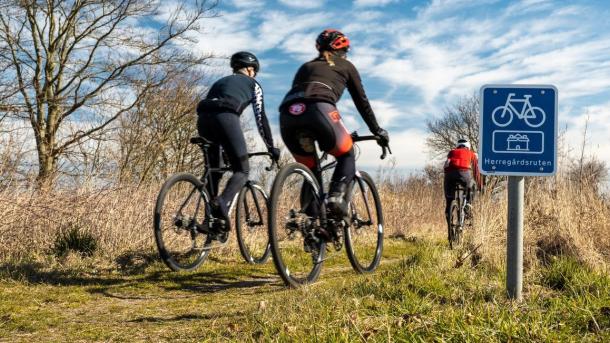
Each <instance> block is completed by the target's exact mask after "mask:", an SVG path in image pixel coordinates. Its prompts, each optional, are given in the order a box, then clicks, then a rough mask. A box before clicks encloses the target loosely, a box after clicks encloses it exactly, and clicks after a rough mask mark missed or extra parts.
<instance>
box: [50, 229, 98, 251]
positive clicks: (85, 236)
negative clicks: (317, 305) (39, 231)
mask: <svg viewBox="0 0 610 343" xmlns="http://www.w3.org/2000/svg"><path fill="white" fill-rule="evenodd" d="M96 249H97V239H96V238H95V237H94V236H93V235H92V234H91V233H89V232H87V231H85V230H83V229H82V227H81V226H79V225H78V224H69V225H68V226H67V227H64V228H61V229H60V230H59V231H58V233H57V236H56V237H55V242H54V243H53V248H52V251H53V254H54V255H55V256H57V257H64V256H66V255H67V254H68V253H69V252H70V251H74V252H77V253H79V254H80V255H81V256H92V255H93V253H94V252H95V251H96Z"/></svg>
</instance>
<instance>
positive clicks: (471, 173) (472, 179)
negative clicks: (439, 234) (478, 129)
mask: <svg viewBox="0 0 610 343" xmlns="http://www.w3.org/2000/svg"><path fill="white" fill-rule="evenodd" d="M478 163H479V162H478V157H477V154H476V153H475V152H474V151H472V150H471V147H470V142H469V141H468V140H467V139H460V140H458V142H457V145H456V147H455V149H453V150H451V151H449V154H447V160H446V161H445V166H444V170H445V182H444V183H445V185H444V188H445V200H446V205H445V217H446V218H447V221H449V208H450V206H451V200H453V196H454V194H453V192H454V189H455V186H456V184H458V183H459V184H462V185H463V186H465V187H466V188H467V189H468V191H467V196H466V201H467V202H468V204H472V202H473V201H474V195H475V190H476V189H475V187H476V186H477V185H478V186H479V189H480V187H481V175H480V173H479V167H478ZM471 206H472V205H467V206H466V208H467V211H466V212H467V215H471V213H472V212H471Z"/></svg>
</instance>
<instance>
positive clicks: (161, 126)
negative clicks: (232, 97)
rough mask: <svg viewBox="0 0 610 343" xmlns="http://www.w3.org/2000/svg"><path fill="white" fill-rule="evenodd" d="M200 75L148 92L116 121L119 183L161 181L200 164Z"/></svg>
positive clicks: (184, 78) (183, 76)
mask: <svg viewBox="0 0 610 343" xmlns="http://www.w3.org/2000/svg"><path fill="white" fill-rule="evenodd" d="M202 77H203V76H201V75H200V74H191V75H186V74H181V75H177V76H176V77H174V78H172V79H170V80H168V82H166V83H165V84H164V85H163V86H161V87H159V88H158V89H157V91H156V92H155V93H149V94H148V95H147V96H146V97H144V98H143V99H142V101H141V102H140V103H139V104H138V105H137V106H136V107H135V108H134V109H132V110H131V111H130V112H129V113H128V114H127V115H125V116H123V117H122V118H121V119H120V121H119V128H118V134H117V139H118V143H119V144H118V145H119V149H120V151H119V154H118V156H117V157H118V158H117V160H118V163H117V169H118V178H119V180H118V181H119V182H125V181H129V182H136V183H138V184H139V183H143V182H146V181H149V180H160V179H164V178H166V177H167V176H168V175H169V174H171V173H172V172H176V171H186V170H193V169H194V168H195V167H197V166H200V165H201V164H202V160H203V155H202V153H201V150H200V149H199V147H197V146H195V145H193V144H190V142H189V139H190V138H191V137H194V136H197V129H196V128H197V126H196V118H197V117H196V114H195V107H196V105H197V102H198V101H199V96H200V92H199V89H200V87H199V85H200V84H201V83H202Z"/></svg>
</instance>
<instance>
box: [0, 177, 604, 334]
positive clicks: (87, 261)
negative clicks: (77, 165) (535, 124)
mask: <svg viewBox="0 0 610 343" xmlns="http://www.w3.org/2000/svg"><path fill="white" fill-rule="evenodd" d="M403 181H404V182H402V181H401V182H397V183H395V184H392V185H390V184H387V183H386V184H381V186H380V188H381V192H380V193H381V197H382V202H383V204H384V218H385V237H386V240H385V242H386V244H385V250H384V258H383V260H382V264H381V266H380V267H379V269H378V270H377V271H376V272H375V273H373V274H370V275H357V274H355V273H354V272H352V271H351V267H350V265H349V262H348V261H347V258H346V257H345V252H344V251H341V252H339V253H333V254H331V255H330V257H329V259H328V260H327V261H326V262H325V265H324V268H323V271H322V275H321V276H320V280H319V282H317V283H316V284H314V285H311V286H308V287H304V288H301V289H296V290H291V289H285V288H284V287H283V284H282V283H281V280H280V279H279V277H278V276H277V274H276V271H275V269H274V267H273V265H272V264H271V263H270V262H269V263H267V264H266V265H263V266H250V265H247V264H245V263H243V262H242V261H241V257H240V256H239V252H238V248H237V244H235V242H234V240H233V241H231V243H230V244H229V245H228V246H227V247H225V248H221V249H218V250H215V251H214V252H213V253H212V254H211V256H210V257H209V259H208V260H207V261H206V262H205V263H204V264H203V265H202V266H201V267H200V268H199V269H198V271H196V272H193V273H172V272H170V271H169V270H168V269H167V268H166V267H165V266H164V265H163V264H162V263H161V262H160V261H159V259H158V257H157V255H156V251H154V250H152V249H154V238H153V235H152V223H151V220H152V208H153V206H154V201H155V197H156V192H157V191H158V188H159V187H158V185H151V186H150V187H141V188H134V187H130V186H124V187H119V188H109V189H105V190H99V189H78V190H75V191H73V192H68V191H54V192H49V193H44V192H35V191H27V190H9V189H5V190H0V204H1V206H0V218H2V220H1V221H0V342H2V341H23V342H30V341H39V340H40V341H176V340H177V341H210V342H216V341H397V342H402V341H409V342H411V341H413V342H429V341H457V342H462V341H484V342H489V341H492V342H493V341H498V342H513V341H527V342H529V341H584V342H589V341H592V342H595V341H598V342H607V341H610V277H609V276H608V270H609V269H608V265H609V263H610V220H608V218H610V206H609V205H608V200H607V199H606V198H604V197H602V196H599V194H596V193H595V192H591V191H588V190H586V189H584V190H583V189H580V188H578V187H575V186H574V185H572V184H570V183H569V182H568V181H566V180H561V179H555V180H554V179H551V178H546V179H542V178H540V179H532V180H530V181H529V182H528V183H527V185H526V206H525V210H526V217H525V223H524V226H525V227H524V232H525V239H524V243H525V247H524V251H525V256H524V262H525V282H524V301H523V302H522V303H514V302H511V301H509V300H507V299H506V295H505V286H504V279H505V276H504V270H505V266H504V263H505V262H504V260H505V244H506V241H505V239H506V232H505V230H506V197H505V194H503V193H500V194H499V195H498V194H486V195H484V196H482V197H480V198H479V201H478V202H477V203H476V207H475V225H474V229H473V230H470V231H467V232H466V235H465V241H466V242H465V246H464V247H463V248H460V249H456V250H453V251H451V250H449V249H448V248H447V246H446V245H447V244H446V238H445V235H446V231H445V230H446V229H445V223H444V217H443V199H442V192H440V191H439V190H440V189H441V186H440V185H439V184H428V183H427V181H426V180H423V179H421V178H418V177H414V178H410V179H405V180H403ZM75 227H76V228H78V235H76V233H74V234H73V235H72V236H74V237H72V238H74V239H68V238H70V235H66V233H69V230H67V229H69V228H75ZM75 232H76V231H75ZM76 236H78V237H76ZM82 237H86V239H81V238H82ZM233 237H234V236H233ZM77 238H78V239H77ZM93 241H94V242H95V249H93V248H90V247H91V245H90V244H81V243H87V242H93ZM58 243H62V244H58ZM63 243H66V244H63ZM68 243H70V244H68ZM72 243H75V244H72ZM76 243H78V244H76ZM64 245H65V249H63V248H62V249H58V247H59V248H61V247H63V246H64ZM79 247H89V248H86V249H80V248H79ZM475 248H476V249H475ZM472 250H476V251H472ZM54 251H55V254H54ZM58 251H60V252H61V253H57V252H58ZM469 251H470V252H471V254H470V255H468V254H467V253H468V252H469ZM83 252H85V253H83ZM89 252H92V254H91V255H90V254H89ZM89 255H90V256H89ZM456 266H457V267H456Z"/></svg>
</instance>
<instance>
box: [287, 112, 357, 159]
mask: <svg viewBox="0 0 610 343" xmlns="http://www.w3.org/2000/svg"><path fill="white" fill-rule="evenodd" d="M280 132H281V134H282V139H283V140H284V143H285V144H286V147H288V150H290V152H291V153H292V155H293V156H294V158H295V159H296V160H297V162H300V163H303V164H304V165H306V166H307V167H309V168H313V167H314V166H315V158H314V154H315V146H314V143H313V142H314V141H317V142H318V145H319V147H320V149H322V150H323V151H325V152H328V153H329V154H331V155H333V156H335V157H339V156H342V155H344V154H346V153H348V152H350V151H351V149H352V145H353V141H352V137H351V135H350V133H349V131H348V130H347V128H346V127H345V126H344V125H343V122H342V121H341V116H340V115H339V111H338V110H337V108H336V107H335V106H334V105H332V104H330V103H326V102H314V103H305V102H296V103H293V104H292V105H290V106H285V107H284V109H283V110H282V111H281V112H280Z"/></svg>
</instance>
